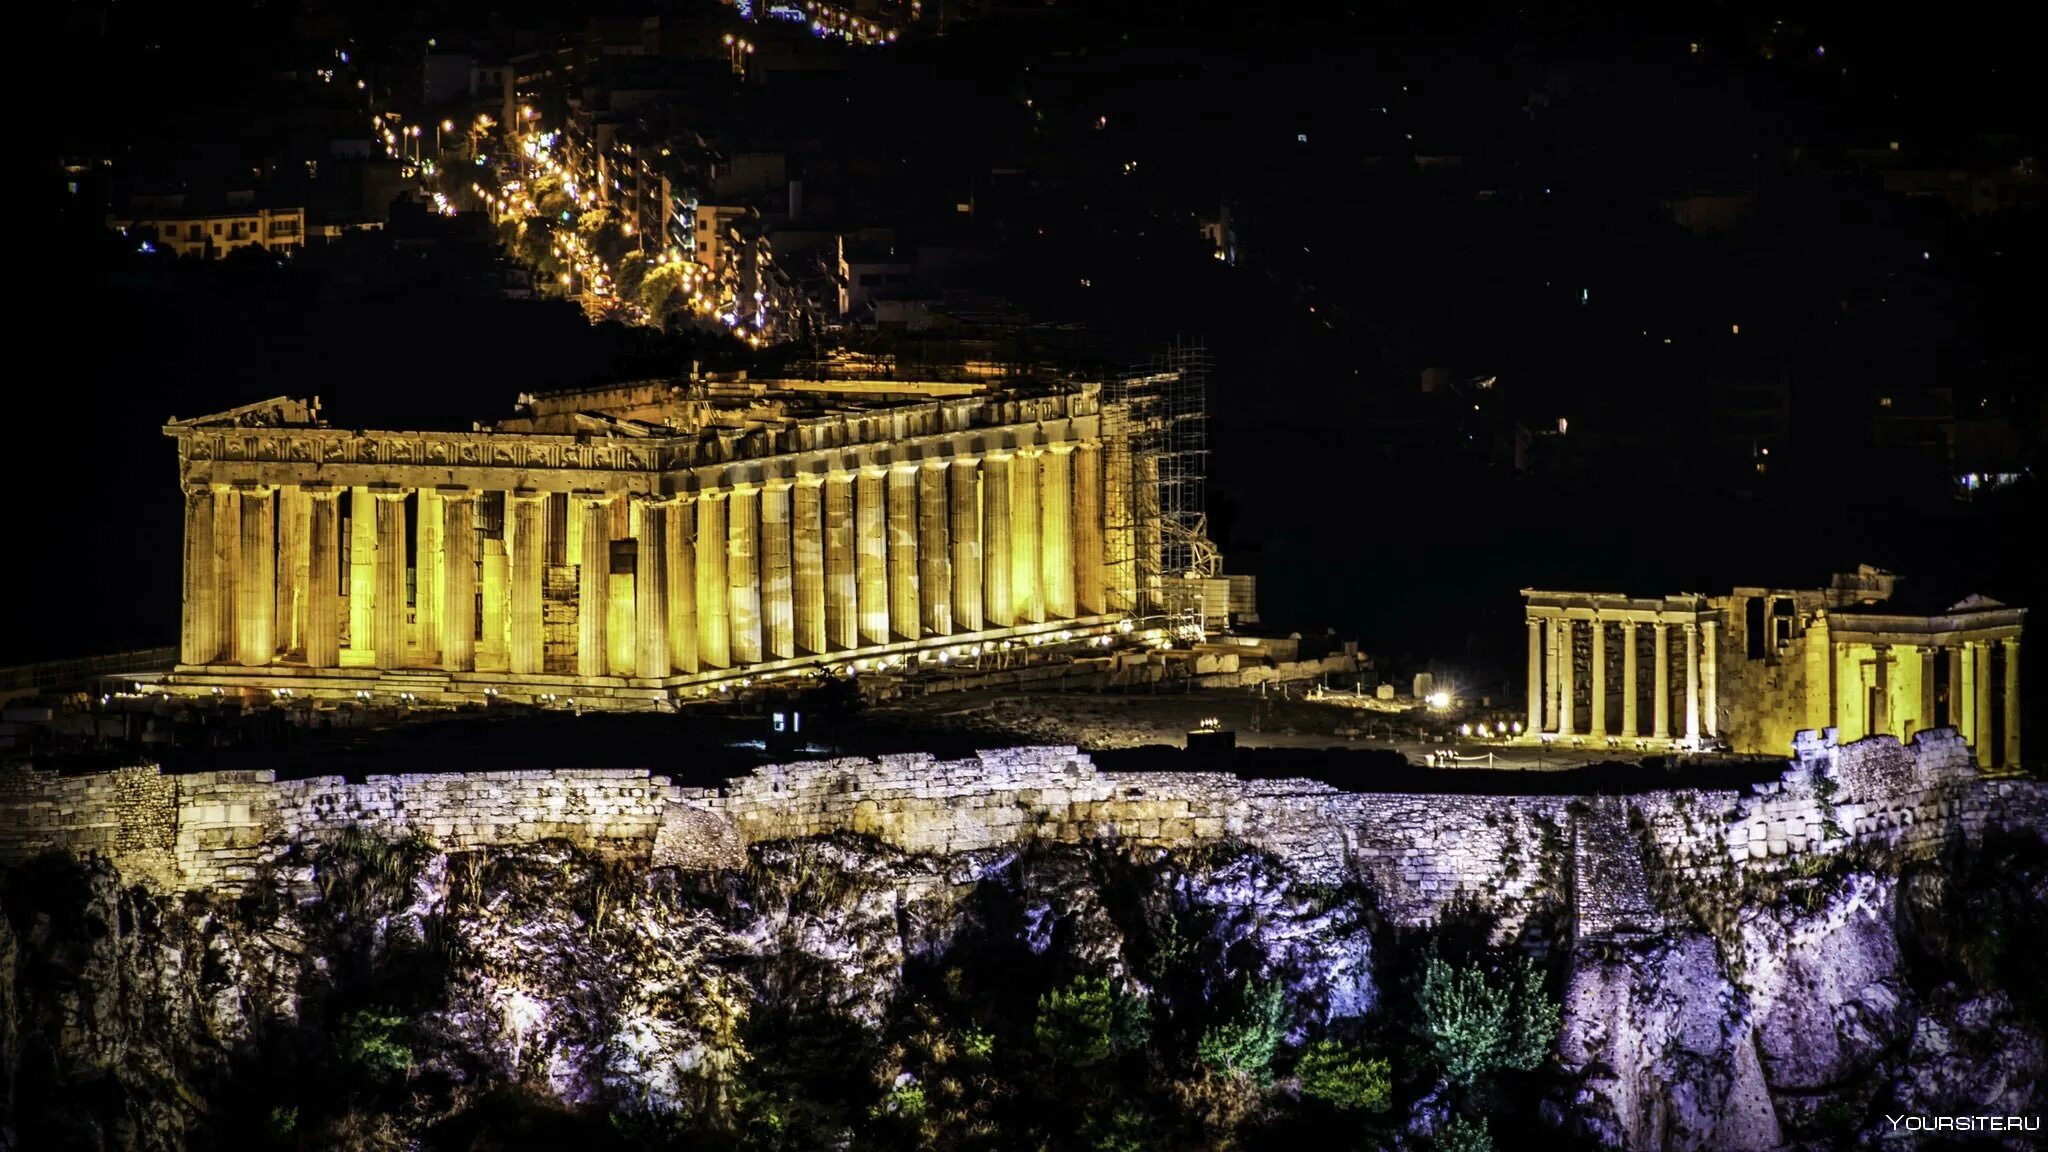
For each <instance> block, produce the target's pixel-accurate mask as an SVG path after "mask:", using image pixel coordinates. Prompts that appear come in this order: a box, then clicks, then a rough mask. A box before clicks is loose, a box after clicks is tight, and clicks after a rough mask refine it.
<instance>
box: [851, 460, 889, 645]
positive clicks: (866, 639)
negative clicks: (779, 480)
mask: <svg viewBox="0 0 2048 1152" xmlns="http://www.w3.org/2000/svg"><path fill="white" fill-rule="evenodd" d="M888 476H889V470H888V469H887V468H874V467H869V468H862V469H861V470H860V480H859V489H858V491H857V493H856V496H857V497H858V499H857V500H856V501H855V504H856V510H855V515H856V518H857V519H856V525H855V529H854V549H855V555H856V559H855V564H856V566H857V568H858V575H859V604H860V639H861V643H863V644H886V643H888V642H889V505H888V499H887V496H886V495H885V488H884V481H886V480H887V479H888Z"/></svg>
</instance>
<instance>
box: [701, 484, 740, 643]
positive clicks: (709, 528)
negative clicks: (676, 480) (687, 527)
mask: <svg viewBox="0 0 2048 1152" xmlns="http://www.w3.org/2000/svg"><path fill="white" fill-rule="evenodd" d="M728 503H730V501H728V500H727V499H726V494H725V492H723V491H715V492H700V493H698V495H697V658H698V662H699V663H701V664H702V665H703V666H704V667H705V668H730V667H732V625H731V617H732V614H731V612H730V610H729V609H728V608H727V604H726V601H727V597H729V596H730V595H731V591H732V590H731V588H730V586H729V585H728V584H727V582H726V578H725V556H726V553H725V549H726V544H725V506H726V505H727V504H728Z"/></svg>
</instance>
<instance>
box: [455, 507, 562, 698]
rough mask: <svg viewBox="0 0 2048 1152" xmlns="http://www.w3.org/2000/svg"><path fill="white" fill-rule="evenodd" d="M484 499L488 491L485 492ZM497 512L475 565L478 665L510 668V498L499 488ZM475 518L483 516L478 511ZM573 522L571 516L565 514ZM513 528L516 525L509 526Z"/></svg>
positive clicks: (485, 535)
mask: <svg viewBox="0 0 2048 1152" xmlns="http://www.w3.org/2000/svg"><path fill="white" fill-rule="evenodd" d="M485 499H486V500H488V499H489V494H486V497H485ZM493 503H495V505H496V508H495V511H496V513H497V516H498V529H497V531H496V532H490V531H486V532H484V534H483V550H484V558H483V563H482V564H479V565H478V566H477V567H478V569H479V570H480V571H481V572H482V573H483V582H484V590H483V594H482V595H480V596H478V597H477V604H478V612H479V613H480V614H481V615H482V619H481V620H480V621H479V622H478V623H479V627H478V628H477V642H476V653H477V666H478V667H483V666H484V663H485V660H486V658H488V660H489V664H490V666H491V667H492V668H494V669H501V668H502V669H510V668H511V666H512V665H511V657H510V651H511V644H512V619H511V617H512V557H511V556H509V555H507V554H506V551H505V547H506V540H505V536H506V532H507V529H506V522H507V521H508V520H509V519H510V518H511V515H512V509H511V501H510V500H508V499H507V498H506V494H505V493H503V492H500V493H498V494H497V499H496V500H495V501H493ZM477 515H478V518H479V519H484V515H483V513H482V512H481V511H479V512H478V514H477ZM568 519H569V521H570V522H571V523H574V522H575V520H576V518H575V517H574V516H570V517H568ZM512 531H514V532H516V531H517V528H516V526H515V527H514V528H513V529H512Z"/></svg>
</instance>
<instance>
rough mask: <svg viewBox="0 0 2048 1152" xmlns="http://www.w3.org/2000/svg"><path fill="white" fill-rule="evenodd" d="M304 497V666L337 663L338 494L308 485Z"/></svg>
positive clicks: (338, 626)
mask: <svg viewBox="0 0 2048 1152" xmlns="http://www.w3.org/2000/svg"><path fill="white" fill-rule="evenodd" d="M304 491H305V495H306V628H305V650H306V666H307V667H309V668H332V667H334V666H335V665H336V664H339V663H341V586H340V585H341V536H340V533H341V491H340V490H339V489H337V488H329V487H326V486H325V485H322V486H320V487H318V488H315V487H310V486H308V487H307V488H305V490H304Z"/></svg>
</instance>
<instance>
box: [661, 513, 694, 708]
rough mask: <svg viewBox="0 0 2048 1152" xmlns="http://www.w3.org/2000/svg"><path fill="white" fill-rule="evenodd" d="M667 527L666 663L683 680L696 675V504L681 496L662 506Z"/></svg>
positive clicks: (664, 536)
mask: <svg viewBox="0 0 2048 1152" xmlns="http://www.w3.org/2000/svg"><path fill="white" fill-rule="evenodd" d="M663 507H664V508H665V509H666V510H667V515H668V525H667V527H666V529H665V530H664V532H663V539H664V540H665V541H666V543H667V544H668V562H667V564H666V565H665V567H666V568H667V570H668V571H667V576H668V594H667V596H668V660H669V666H670V667H672V668H674V669H675V670H676V671H677V672H680V673H682V674H683V675H685V676H690V675H695V674H696V672H697V668H698V664H697V653H698V645H699V643H700V641H699V640H698V637H697V502H696V499H695V498H694V497H691V496H684V497H680V498H678V499H676V500H672V501H670V502H669V503H667V504H665V505H663Z"/></svg>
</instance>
